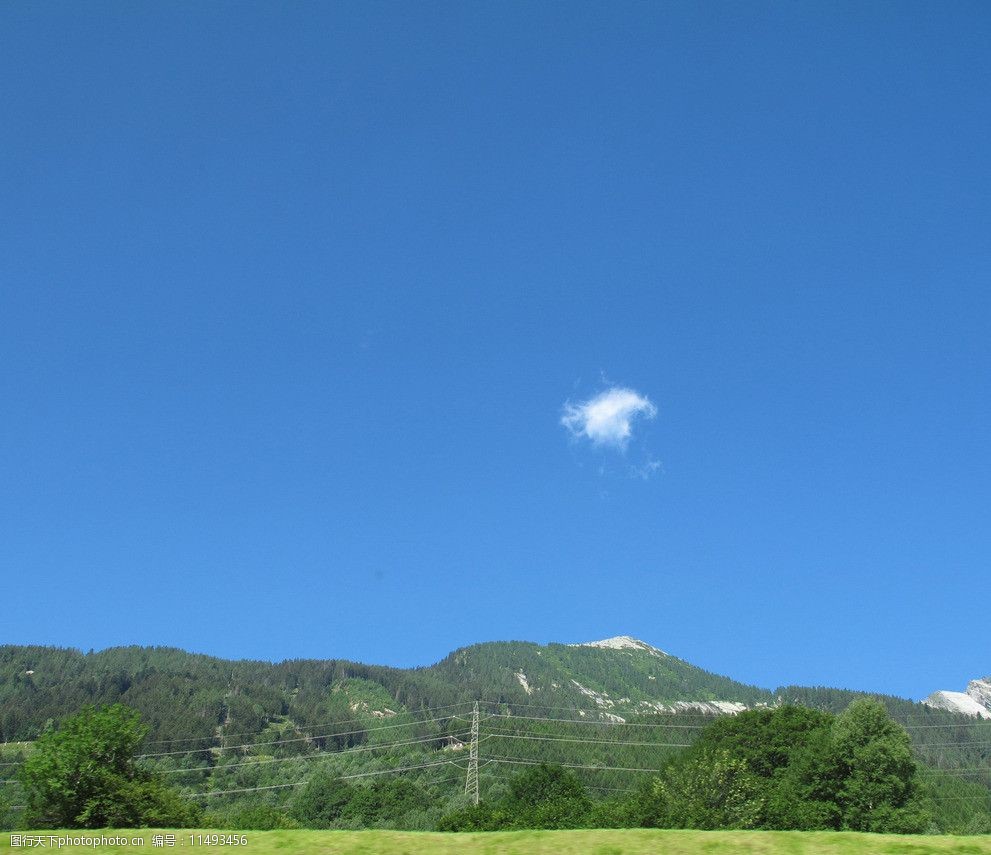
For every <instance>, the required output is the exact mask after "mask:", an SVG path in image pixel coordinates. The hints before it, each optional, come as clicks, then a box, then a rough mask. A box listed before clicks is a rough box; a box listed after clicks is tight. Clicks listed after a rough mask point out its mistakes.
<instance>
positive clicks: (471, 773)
mask: <svg viewBox="0 0 991 855" xmlns="http://www.w3.org/2000/svg"><path fill="white" fill-rule="evenodd" d="M465 795H466V796H468V797H469V798H471V800H472V803H473V804H476V805H477V804H478V701H475V706H474V708H473V709H472V711H471V746H470V747H469V749H468V777H467V778H466V779H465Z"/></svg>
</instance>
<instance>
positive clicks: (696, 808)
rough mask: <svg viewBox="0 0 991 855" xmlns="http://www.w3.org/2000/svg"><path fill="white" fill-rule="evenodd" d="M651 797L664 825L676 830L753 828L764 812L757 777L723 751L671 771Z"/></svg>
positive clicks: (696, 759)
mask: <svg viewBox="0 0 991 855" xmlns="http://www.w3.org/2000/svg"><path fill="white" fill-rule="evenodd" d="M655 794H656V796H657V798H658V799H659V800H660V802H661V804H662V805H663V807H662V815H663V816H664V818H665V820H666V823H665V824H667V825H671V826H673V827H676V828H705V829H712V828H757V827H758V826H759V824H760V820H761V815H762V813H763V809H764V797H763V795H762V787H761V784H760V781H759V780H758V778H757V776H756V775H754V774H753V773H752V772H751V771H750V769H749V768H748V767H747V762H746V761H745V760H743V759H741V758H739V757H733V756H732V755H731V754H730V752H729V751H727V750H725V749H717V750H708V751H704V752H701V753H700V754H698V755H697V756H695V757H694V758H693V759H692V761H691V762H689V763H687V764H684V765H680V766H674V767H672V768H671V769H670V770H669V771H668V774H667V775H665V776H664V777H663V778H661V779H659V780H658V781H657V782H656V784H655Z"/></svg>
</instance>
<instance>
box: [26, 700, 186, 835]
mask: <svg viewBox="0 0 991 855" xmlns="http://www.w3.org/2000/svg"><path fill="white" fill-rule="evenodd" d="M146 732H147V728H146V726H145V725H143V724H142V723H141V718H140V715H139V713H138V712H137V711H136V710H132V709H130V708H128V707H126V706H123V705H122V704H114V705H113V706H109V707H100V708H96V707H85V708H83V710H82V711H81V712H79V713H78V714H77V715H74V716H71V717H69V718H67V719H66V720H65V721H63V722H62V725H61V727H59V728H58V729H57V730H54V729H53V730H48V731H46V732H45V733H43V734H42V735H41V736H40V737H39V738H38V740H37V742H36V743H35V751H34V752H33V753H32V754H31V756H30V757H29V758H28V759H27V760H26V761H25V762H24V765H23V766H22V767H21V770H20V779H21V783H22V784H23V786H24V790H25V793H26V797H27V816H26V821H27V823H28V824H29V825H31V826H34V827H38V828H106V827H111V828H113V827H125V826H126V827H141V826H149V825H156V826H173V827H183V826H188V825H195V824H196V821H197V819H198V818H199V811H198V809H197V808H196V806H195V805H193V804H192V803H191V802H189V801H188V800H187V799H184V798H183V797H182V796H181V795H179V793H177V792H176V791H175V790H173V789H171V788H169V787H167V786H166V785H165V784H164V783H163V782H162V781H161V780H160V779H159V778H157V777H156V776H154V775H153V774H152V773H151V772H149V771H148V770H145V769H142V768H140V767H139V766H138V765H137V764H136V763H135V753H136V751H137V749H138V746H139V745H140V744H141V742H142V740H143V739H144V737H145V734H146Z"/></svg>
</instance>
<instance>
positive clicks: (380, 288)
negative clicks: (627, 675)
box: [0, 2, 991, 697]
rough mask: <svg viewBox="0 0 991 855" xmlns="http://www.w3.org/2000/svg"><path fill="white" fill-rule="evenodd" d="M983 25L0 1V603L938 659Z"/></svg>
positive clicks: (63, 618)
mask: <svg viewBox="0 0 991 855" xmlns="http://www.w3.org/2000/svg"><path fill="white" fill-rule="evenodd" d="M989 36H991V13H989V9H988V6H987V5H986V4H981V3H954V4H951V5H945V4H944V5H941V6H939V7H938V8H937V6H935V5H933V4H925V3H911V2H905V3H898V4H892V3H852V2H851V3H828V4H813V3H789V4H785V3H757V2H754V3H653V4H649V3H608V4H607V3H601V4H588V3H572V4H560V3H542V4H536V3H516V4H514V3H502V2H500V3H435V2H431V3H421V4H400V3H371V2H369V3H364V2H362V3H336V4H329V3H299V4H291V5H284V4H276V3H271V4H250V3H249V4H244V3H237V4H233V3H222V2H214V3H210V4H201V3H192V2H189V3H160V4H139V5H135V4H128V3H122V2H120V3H106V2H105V3H91V4H75V3H68V2H62V3H59V2H52V3H44V4H37V3H28V2H21V3H6V4H4V5H3V6H2V8H0V80H2V81H3V84H2V90H0V100H2V114H3V116H4V118H3V121H2V123H0V151H2V152H3V157H2V158H0V178H2V188H3V189H2V195H0V218H2V219H0V401H2V419H0V530H2V536H0V571H2V574H3V582H4V586H3V587H4V601H5V603H4V609H3V618H2V631H0V640H3V641H6V642H13V643H45V644H59V645H69V646H76V647H80V648H82V649H84V650H85V649H89V648H102V647H105V646H110V645H117V644H127V643H138V644H165V645H175V646H180V647H184V648H187V649H191V650H195V651H199V652H206V653H212V654H216V655H221V656H229V657H254V658H263V659H281V658H285V657H326V658H331V657H347V658H353V659H358V660H361V661H366V662H377V663H387V664H396V665H415V664H427V663H430V662H432V661H435V660H437V659H439V658H441V657H442V656H444V655H445V654H446V653H447V652H448V651H449V650H451V649H453V648H456V647H458V646H461V645H464V644H468V643H473V642H476V641H485V640H495V639H526V640H532V641H539V642H547V641H568V642H570V641H584V640H589V639H595V638H601V637H605V636H610V635H616V634H629V635H634V636H637V637H640V638H643V639H645V640H647V641H649V642H651V643H653V644H655V645H657V646H659V647H661V648H663V649H665V650H668V651H670V652H672V653H675V654H677V655H679V656H682V657H683V658H685V659H688V660H689V661H692V662H694V663H696V664H699V665H702V666H704V667H706V668H708V669H710V670H713V671H717V672H720V673H726V674H729V675H731V676H733V677H735V678H737V679H741V680H746V681H749V682H753V683H757V684H759V685H764V686H771V687H773V686H776V685H781V684H788V683H799V684H817V685H836V686H847V687H852V688H861V689H876V690H882V691H887V692H892V693H895V694H900V695H906V696H914V697H920V696H922V695H925V694H928V692H930V691H932V690H934V689H939V688H944V689H956V690H962V689H963V686H964V684H965V683H966V681H967V680H968V679H970V678H973V677H977V676H982V675H986V674H988V673H989V672H991V659H989V658H988V657H989V654H988V645H987V640H986V631H985V623H986V620H985V612H986V606H987V601H988V595H989V593H991V581H989V576H988V565H989V556H991V527H989V524H988V508H989V504H991V487H989V485H991V477H989V476H991V452H989V450H988V425H989V417H991V345H989V336H988V330H989V321H991V294H989V284H991V283H989V275H988V273H989V269H991V241H989V234H991V229H989V215H991V201H989V200H991V181H989V178H991V166H989V159H988V156H987V151H988V138H989V131H991V101H989V98H988V85H989V82H991V81H989V71H991V51H989V50H988V43H989ZM610 390H612V395H613V398H612V399H607V400H606V402H605V403H606V404H607V405H608V404H609V403H610V401H611V402H612V404H613V406H612V409H611V410H610V409H608V407H607V409H606V410H602V409H601V406H602V403H603V402H602V401H600V402H599V405H600V409H598V410H594V409H592V410H590V409H588V406H589V402H592V401H594V399H595V396H597V395H602V394H609V393H610ZM624 390H625V391H624ZM617 395H619V396H620V397H619V398H617V397H616V396H617ZM623 395H626V396H627V397H625V398H623V397H622V396H623ZM583 407H584V408H585V409H583ZM589 417H591V420H590V418H589ZM624 419H625V420H628V425H627V424H626V421H624Z"/></svg>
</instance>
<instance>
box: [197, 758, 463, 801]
mask: <svg viewBox="0 0 991 855" xmlns="http://www.w3.org/2000/svg"><path fill="white" fill-rule="evenodd" d="M448 763H451V764H452V765H454V764H453V762H452V761H451V760H438V761H437V762H435V763H421V764H419V765H418V766H402V767H399V768H396V769H380V770H378V771H376V772H362V773H360V774H357V775H339V776H337V777H336V778H335V779H334V780H337V781H351V780H354V779H356V778H372V777H374V776H376V775H394V774H396V773H398V772H413V771H415V770H417V769H429V768H430V767H432V766H444V765H447V764H448ZM308 783H309V781H296V782H295V783H292V784H271V785H269V786H267V787H238V788H237V789H235V790H208V791H206V792H202V793H185V794H184V795H186V796H187V797H189V798H198V797H200V796H204V797H206V796H226V795H229V794H231V793H252V792H256V791H258V790H282V789H286V788H287V787H302V786H305V785H306V784H308Z"/></svg>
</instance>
